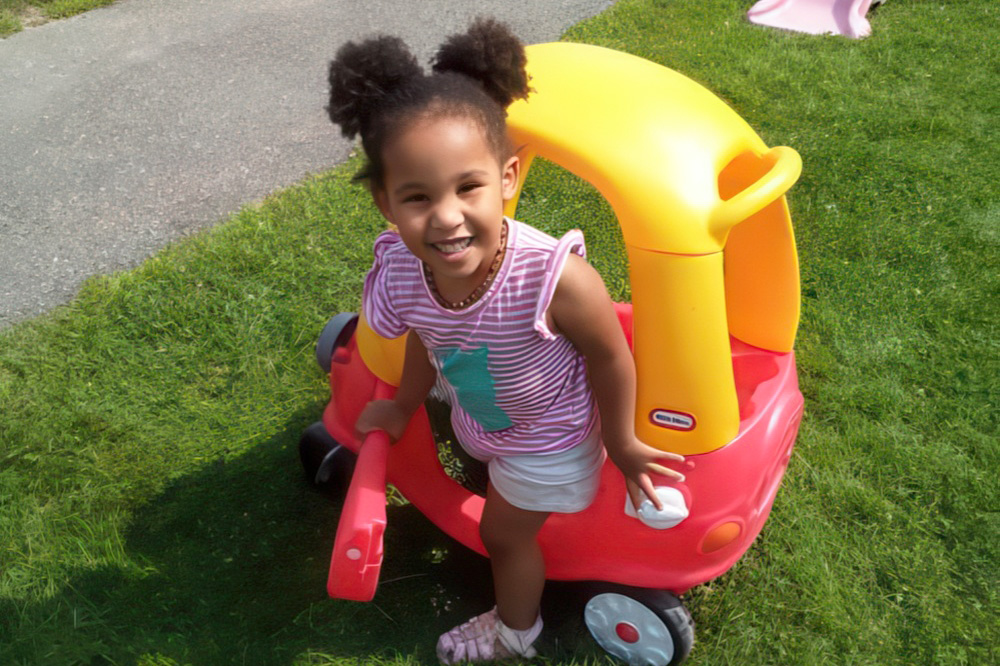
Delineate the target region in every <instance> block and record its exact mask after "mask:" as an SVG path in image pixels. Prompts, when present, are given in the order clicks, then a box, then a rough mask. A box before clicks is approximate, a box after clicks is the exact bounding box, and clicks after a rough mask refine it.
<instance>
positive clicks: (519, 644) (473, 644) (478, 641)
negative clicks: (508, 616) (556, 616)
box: [437, 606, 542, 664]
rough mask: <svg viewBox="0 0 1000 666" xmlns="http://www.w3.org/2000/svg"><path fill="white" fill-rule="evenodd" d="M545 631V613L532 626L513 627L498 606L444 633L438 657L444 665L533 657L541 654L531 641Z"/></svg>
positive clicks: (439, 644) (438, 647)
mask: <svg viewBox="0 0 1000 666" xmlns="http://www.w3.org/2000/svg"><path fill="white" fill-rule="evenodd" d="M541 633H542V616H541V615H539V616H538V619H537V620H535V624H533V625H532V626H531V628H530V629H524V630H517V629H511V628H510V627H508V626H507V625H505V624H504V623H503V622H502V621H501V620H500V616H499V615H498V614H497V609H496V606H494V607H493V608H492V609H491V610H489V611H487V612H485V613H483V614H482V615H478V616H476V617H474V618H472V619H471V620H469V621H468V622H466V623H465V624H460V625H459V626H457V627H455V628H454V629H452V630H451V631H449V632H447V633H445V634H441V638H439V639H438V644H437V656H438V659H440V660H441V663H442V664H459V663H463V662H473V663H476V662H484V661H496V660H498V659H510V658H512V657H523V658H525V659H531V658H532V657H534V656H535V655H537V654H538V652H537V650H535V648H533V647H532V646H531V644H532V643H534V642H535V640H536V639H537V638H538V635H539V634H541Z"/></svg>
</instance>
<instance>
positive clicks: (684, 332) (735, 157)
mask: <svg viewBox="0 0 1000 666" xmlns="http://www.w3.org/2000/svg"><path fill="white" fill-rule="evenodd" d="M527 51H528V70H529V73H530V74H531V77H532V79H531V85H532V87H533V88H534V89H535V92H534V93H533V94H532V95H531V96H530V97H529V99H528V100H527V101H519V102H517V103H515V104H514V105H512V106H511V108H510V110H509V117H508V126H509V130H510V134H511V137H512V139H513V141H514V143H515V145H517V146H520V147H521V148H520V150H521V152H520V154H521V157H522V165H523V166H522V174H523V175H522V179H523V178H524V177H526V175H527V172H528V170H529V168H530V165H531V161H532V159H533V158H534V157H535V156H542V157H545V158H547V159H550V160H552V161H553V162H555V163H557V164H559V165H561V166H563V167H565V168H566V169H568V170H569V171H571V172H573V173H575V174H576V175H578V176H580V177H582V178H584V179H585V180H587V181H589V182H590V183H591V184H593V185H594V186H595V187H596V188H597V189H598V191H600V192H601V193H602V194H603V195H604V197H605V198H606V199H607V200H608V201H609V203H610V204H611V206H612V208H613V209H614V211H615V213H616V215H617V217H618V220H619V223H620V225H621V227H622V232H623V236H624V240H625V245H626V248H627V251H628V258H629V265H630V281H631V288H632V304H631V305H629V304H620V305H617V306H616V307H617V311H618V316H619V320H620V322H621V324H622V326H623V329H624V331H625V333H626V337H627V339H628V340H629V343H630V345H632V348H633V353H634V356H635V363H636V370H637V391H638V397H637V406H636V434H637V435H638V436H639V438H640V439H642V440H643V441H644V442H646V443H647V444H650V445H651V446H655V447H658V448H661V449H664V450H669V451H674V452H677V453H681V454H684V455H685V456H686V461H685V463H683V464H682V465H683V469H682V471H683V472H684V474H685V476H686V479H685V481H683V482H675V481H673V480H668V479H666V478H660V479H659V481H658V482H657V486H658V493H660V494H661V497H662V498H663V499H664V502H665V504H666V505H667V506H666V508H665V512H664V513H663V514H660V515H655V514H656V512H655V511H652V504H651V503H650V504H649V505H648V506H646V507H643V510H641V511H640V512H639V513H638V514H636V512H635V511H634V510H631V505H630V503H629V502H628V500H627V494H626V491H625V484H624V479H623V477H622V475H621V474H620V473H619V472H618V470H617V469H616V468H615V467H614V465H613V464H611V463H610V462H607V463H606V464H605V465H604V468H603V470H602V473H601V483H600V489H599V491H598V494H597V497H596V499H595V500H594V502H593V504H592V505H591V506H590V507H589V508H587V509H586V510H584V511H582V512H579V513H574V514H553V515H552V516H551V517H550V518H549V520H548V521H547V522H546V524H545V525H544V527H543V528H542V531H541V533H540V534H539V541H540V543H541V546H542V550H543V553H544V556H545V559H546V570H547V575H548V577H549V578H551V579H554V580H588V581H603V582H604V584H605V585H604V589H603V590H602V591H600V593H598V594H595V595H594V596H593V598H591V599H590V600H589V602H588V603H587V605H586V610H585V622H586V624H587V627H588V629H589V630H590V632H591V634H592V635H593V636H594V638H595V639H596V640H597V642H598V643H599V644H600V645H601V646H602V647H603V648H604V649H605V650H606V651H607V652H609V653H610V654H612V655H614V656H616V657H619V658H621V659H623V660H625V661H627V662H629V663H643V664H646V663H649V664H672V663H679V662H680V661H682V660H683V659H684V658H685V657H686V656H687V654H688V652H689V651H690V649H691V646H692V644H693V623H692V622H691V618H690V615H689V614H688V612H687V610H686V609H685V608H684V606H683V604H682V603H681V602H680V601H679V599H678V598H677V596H676V595H679V594H682V593H684V592H685V591H687V590H689V589H690V588H692V587H693V586H695V585H698V584H701V583H703V582H706V581H708V580H710V579H712V578H714V577H716V576H719V575H720V574H722V573H724V572H725V571H727V570H728V569H729V568H730V567H731V566H732V565H733V563H735V562H736V560H737V559H739V557H740V556H741V555H742V554H743V553H744V552H745V551H746V550H747V548H749V546H750V545H751V543H752V542H753V540H754V539H755V538H756V536H757V534H758V533H759V532H760V530H761V527H762V526H763V524H764V521H765V520H766V519H767V516H768V514H769V512H770V509H771V505H772V502H773V501H774V498H775V494H776V492H777V489H778V486H779V485H780V482H781V478H782V476H783V474H784V471H785V467H786V465H787V464H788V461H789V458H790V456H791V451H792V446H793V444H794V441H795V437H796V433H797V431H798V426H799V421H800V418H801V415H802V405H803V401H802V396H801V394H800V392H799V390H798V381H797V377H796V371H795V358H794V353H793V351H792V344H793V341H794V337H795V331H796V328H797V326H798V315H799V284H798V263H797V257H796V252H795V245H794V239H793V236H792V231H791V220H790V217H789V212H788V207H787V204H786V202H785V198H784V193H785V192H786V191H787V190H788V188H789V187H791V185H792V184H793V183H794V182H795V180H796V179H797V178H798V175H799V172H800V170H801V161H800V159H799V157H798V154H797V153H795V151H793V150H792V149H790V148H783V147H782V148H773V149H770V150H769V149H768V148H767V147H766V145H764V143H763V142H762V141H761V139H760V138H759V137H758V136H757V135H756V134H755V133H754V132H753V130H752V129H750V127H749V126H748V125H747V124H746V123H745V122H744V121H743V120H742V119H741V118H739V116H738V115H737V114H736V113H735V112H734V111H733V110H732V109H730V108H729V107H728V106H726V105H725V104H724V103H723V102H722V101H721V100H719V99H718V98H717V97H715V96H714V95H712V94H711V93H710V92H708V91H707V90H706V89H705V88H703V87H702V86H700V85H698V84H697V83H695V82H693V81H691V80H690V79H687V78H685V77H683V76H682V75H680V74H678V73H676V72H674V71H671V70H669V69H667V68H665V67H662V66H660V65H656V64H654V63H651V62H649V61H646V60H643V59H640V58H637V57H634V56H631V55H627V54H623V53H619V52H615V51H611V50H607V49H603V48H599V47H594V46H586V45H581V44H570V43H555V44H542V45H535V46H530V47H528V49H527ZM521 184H522V185H523V180H522V183H521ZM516 204H517V202H516V200H514V201H512V202H510V207H509V209H508V211H507V213H508V214H511V215H513V213H514V209H515V207H516ZM404 344H405V343H404V338H398V339H396V340H387V339H384V338H381V337H379V336H378V335H377V334H375V333H374V332H373V331H372V330H371V329H370V328H369V327H368V326H367V324H366V323H365V321H364V318H363V316H362V317H358V316H357V315H354V314H353V313H342V314H339V315H337V316H336V317H334V318H333V319H332V320H331V321H330V322H329V323H328V324H327V326H326V328H325V329H324V331H323V333H322V335H321V336H320V340H319V343H318V344H317V360H318V361H319V363H320V365H321V366H323V367H324V368H325V369H326V370H328V371H330V386H331V393H332V398H331V401H330V403H329V405H328V406H327V408H326V410H325V412H324V414H323V419H322V422H320V423H317V424H314V425H313V426H312V427H311V428H310V429H309V430H307V432H306V433H305V434H304V435H303V437H302V442H301V448H300V450H301V453H302V460H303V464H304V465H305V468H306V473H307V475H308V476H309V478H310V479H311V480H314V481H316V482H317V483H323V482H326V481H328V480H329V479H330V478H331V476H332V475H336V474H344V472H345V470H350V469H351V466H352V464H353V469H354V472H353V478H352V479H351V482H350V489H349V490H348V492H347V497H346V499H345V503H344V508H343V511H342V514H341V520H340V525H339V527H338V530H337V538H336V543H335V545H334V552H333V556H332V558H331V566H330V577H329V582H328V590H329V593H330V594H331V596H334V597H338V598H348V599H358V600H369V599H371V598H372V596H373V595H374V592H375V586H376V584H377V581H378V573H379V567H380V566H381V561H382V555H383V553H382V531H383V529H384V526H385V483H386V481H387V480H388V481H389V482H391V483H392V484H393V485H395V486H396V487H397V488H398V489H399V491H400V492H401V493H402V494H403V495H404V496H405V497H406V498H407V499H408V500H409V501H410V502H411V503H412V504H413V505H414V506H415V507H416V508H417V509H418V510H420V511H421V512H422V513H423V514H425V515H426V516H427V517H428V518H429V519H430V520H431V521H432V522H433V523H435V524H436V525H437V526H438V527H440V528H441V529H442V530H443V531H444V532H446V533H447V534H449V535H450V536H452V537H453V538H455V539H457V540H458V541H460V542H461V543H463V544H464V545H466V546H468V547H469V548H471V549H473V550H475V551H478V552H479V553H482V554H485V550H484V548H483V546H482V543H481V541H480V539H479V535H478V522H479V517H480V515H481V512H482V506H483V497H482V496H481V495H479V494H477V493H476V492H473V491H472V490H470V489H468V488H466V487H464V486H463V485H462V484H460V483H459V482H458V481H457V480H456V479H454V478H452V476H449V474H448V473H447V471H446V470H445V469H444V467H443V466H442V464H441V461H440V459H439V455H438V445H437V443H436V442H435V439H434V436H433V433H432V428H431V424H430V422H429V421H428V416H427V412H426V411H425V410H424V409H421V410H419V411H418V413H417V414H416V415H415V416H414V418H413V420H412V421H411V423H410V425H409V427H408V429H407V430H406V432H405V434H404V435H403V437H402V438H401V439H400V441H399V442H397V443H396V444H395V445H393V446H392V447H391V448H390V446H389V442H388V438H387V436H386V435H385V434H384V433H373V434H372V435H369V436H368V437H367V438H366V440H365V441H364V442H360V441H358V439H357V438H356V437H355V434H354V429H353V426H354V422H355V420H356V418H357V416H358V414H359V413H360V411H361V409H362V408H363V407H364V406H365V404H367V402H368V401H369V400H372V399H377V398H381V397H387V396H391V395H392V392H393V390H394V387H395V386H396V385H398V382H399V377H400V374H401V371H402V359H403V347H404ZM355 454H356V455H357V459H356V461H354V460H353V459H354V456H355Z"/></svg>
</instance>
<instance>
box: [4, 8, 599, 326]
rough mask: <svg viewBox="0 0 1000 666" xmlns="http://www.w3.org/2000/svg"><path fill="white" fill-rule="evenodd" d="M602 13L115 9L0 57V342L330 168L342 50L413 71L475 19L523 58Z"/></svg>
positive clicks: (336, 153) (18, 40) (56, 27)
mask: <svg viewBox="0 0 1000 666" xmlns="http://www.w3.org/2000/svg"><path fill="white" fill-rule="evenodd" d="M611 4H612V3H611V1H610V0H506V1H501V2H496V1H494V2H483V1H480V0H432V1H421V0H377V1H376V0H368V1H357V0H270V1H268V2H263V3H251V2H246V0H122V1H121V2H119V3H118V4H115V5H112V6H111V7H107V8H104V9H98V10H95V11H92V12H88V13H86V14H83V15H80V16H77V17H75V18H72V19H68V20H65V21H57V22H53V23H49V24H46V25H43V26H40V27H37V28H32V29H29V30H27V31H25V32H22V33H19V34H16V35H13V36H11V37H9V38H7V39H4V40H0V328H3V327H6V326H9V325H10V324H12V323H14V322H16V321H19V320H22V319H25V318H28V317H31V316H33V315H36V314H39V313H42V312H45V311H47V310H49V309H50V308H52V307H54V306H56V305H59V304H61V303H65V302H66V301H68V300H69V299H70V298H72V296H73V295H74V294H75V293H76V291H77V289H78V288H79V286H80V284H81V283H82V282H83V281H84V280H85V279H86V278H87V277H89V276H91V275H94V274H100V273H108V272H112V271H115V270H119V269H124V268H129V267H132V266H135V265H137V264H138V263H139V262H141V261H142V260H143V259H145V258H146V257H148V256H150V255H151V254H153V253H154V252H156V251H157V250H158V249H159V248H161V247H163V246H164V245H166V244H167V243H169V242H170V241H172V240H175V239H177V238H179V237H182V236H184V235H185V234H187V233H190V232H192V231H195V230H197V229H201V228H204V227H206V226H210V225H212V224H213V223H215V222H218V221H219V220H220V219H222V218H224V216H225V215H226V214H227V213H230V212H233V211H235V210H238V209H239V208H240V206H242V205H243V204H246V203H249V202H252V201H254V200H257V199H260V198H262V197H264V196H265V195H267V194H269V193H271V192H273V191H275V190H277V189H279V188H282V187H285V186H287V185H290V184H292V183H295V182H296V181H298V180H300V179H301V178H302V177H303V176H305V175H306V174H308V173H310V172H319V171H323V170H326V169H329V168H330V167H332V166H333V165H334V164H336V163H337V162H339V161H341V160H343V159H344V158H345V157H346V155H347V152H348V150H349V145H348V143H347V142H346V141H345V140H343V139H341V138H340V136H339V134H338V133H337V130H336V128H335V127H334V126H333V125H331V124H330V122H329V119H328V118H327V117H326V114H325V111H324V110H323V106H324V105H325V99H324V96H325V94H326V80H325V78H326V64H327V61H328V60H329V59H330V58H331V57H332V56H333V54H334V52H335V51H336V48H337V47H338V46H339V45H340V44H341V43H342V42H344V41H346V40H347V39H352V38H357V37H360V36H364V35H367V34H370V33H373V32H386V33H390V34H398V35H400V36H402V37H403V38H404V39H406V41H407V42H408V43H409V44H410V46H411V48H413V49H414V51H415V52H417V53H418V54H419V55H420V56H421V57H422V58H423V59H424V61H426V59H427V58H428V57H429V56H430V54H431V53H432V51H433V48H434V47H435V46H436V45H437V44H438V43H439V42H440V41H441V38H442V37H443V36H444V35H447V34H449V33H452V32H455V31H456V30H460V29H462V28H463V27H464V26H465V25H467V23H468V21H469V19H470V18H471V17H473V16H475V15H477V14H480V13H487V14H492V15H494V16H497V17H498V18H500V19H502V20H504V21H507V22H508V23H509V24H510V25H511V26H512V27H513V28H514V30H515V32H517V34H518V35H519V36H520V37H521V38H522V39H523V40H524V41H525V42H528V43H535V42H544V41H551V40H554V39H556V38H557V37H558V36H559V35H560V34H561V33H562V32H563V31H564V30H565V29H566V28H568V27H569V26H571V25H572V24H574V23H576V22H578V21H580V20H582V19H584V18H587V17H590V16H593V15H594V14H596V13H598V12H599V11H601V10H603V9H605V8H606V7H608V6H609V5H611Z"/></svg>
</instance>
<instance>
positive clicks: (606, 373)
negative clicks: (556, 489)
mask: <svg viewBox="0 0 1000 666" xmlns="http://www.w3.org/2000/svg"><path fill="white" fill-rule="evenodd" d="M548 314H549V315H550V316H551V321H550V322H549V323H550V328H554V330H558V332H560V333H562V335H564V336H566V337H567V338H568V339H569V341H570V342H572V343H573V346H575V347H576V348H577V349H578V350H579V351H580V353H581V354H583V356H584V358H585V359H586V360H587V372H588V374H589V375H590V386H591V390H593V392H594V397H595V399H596V400H597V408H598V411H599V412H600V414H601V436H602V438H603V440H604V447H605V448H606V449H607V451H608V456H609V457H610V458H611V460H612V462H614V463H615V465H616V466H617V467H618V469H620V470H621V471H622V473H623V474H624V475H625V479H626V481H627V482H628V490H629V496H630V497H631V498H632V503H633V504H634V505H635V506H636V507H637V508H638V506H639V503H640V499H641V496H640V494H639V490H640V489H641V491H642V492H644V493H645V494H646V496H647V497H649V499H650V500H651V501H652V502H653V504H654V505H655V506H656V508H657V509H660V508H662V505H661V503H660V500H659V498H658V497H657V496H656V493H655V492H654V489H653V481H652V479H651V478H650V475H651V474H660V475H663V476H669V477H672V478H674V479H678V480H683V479H684V476H683V475H682V474H681V473H680V472H676V471H674V470H672V469H668V468H666V467H663V466H662V465H660V464H657V463H656V461H657V460H673V461H681V460H684V458H683V457H682V456H679V455H677V454H675V453H668V452H666V451H661V450H659V449H655V448H653V447H651V446H647V445H646V444H643V443H642V442H640V441H639V440H638V439H637V438H636V436H635V363H634V361H633V359H632V353H631V352H630V351H629V348H628V343H627V342H626V340H625V334H624V333H623V332H622V328H621V324H619V322H618V317H617V316H616V315H615V312H614V305H613V304H612V302H611V297H610V296H608V291H607V289H606V288H605V287H604V281H603V280H602V279H601V276H600V275H599V274H598V273H597V271H596V270H594V268H593V267H592V266H591V265H590V264H588V263H587V262H586V260H584V259H583V258H582V257H580V256H578V255H575V254H570V255H569V257H568V259H567V261H566V265H565V267H564V268H563V272H562V275H561V276H560V278H559V284H558V285H557V286H556V291H555V294H554V295H553V297H552V304H551V305H550V306H549V312H548Z"/></svg>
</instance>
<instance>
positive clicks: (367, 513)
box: [326, 430, 389, 601]
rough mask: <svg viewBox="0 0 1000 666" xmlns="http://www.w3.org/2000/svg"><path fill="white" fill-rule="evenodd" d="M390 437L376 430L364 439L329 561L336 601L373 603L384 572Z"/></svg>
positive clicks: (330, 583) (329, 587)
mask: <svg viewBox="0 0 1000 666" xmlns="http://www.w3.org/2000/svg"><path fill="white" fill-rule="evenodd" d="M388 457H389V436H388V435H387V434H385V433H384V432H382V431H380V430H376V431H374V432H371V433H369V434H368V436H367V437H365V441H364V443H363V444H362V445H361V448H360V450H359V451H358V462H357V466H356V467H355V468H354V476H353V477H352V478H351V487H350V489H349V490H348V491H347V498H346V499H345V500H344V509H343V511H342V512H341V514H340V523H339V524H338V525H337V538H336V540H335V542H334V545H333V556H332V557H331V558H330V576H329V578H328V579H327V583H326V589H327V592H328V593H329V594H330V596H331V597H333V598H335V599H350V600H353V601H371V600H372V597H374V596H375V588H376V587H377V586H378V577H379V572H380V571H381V569H382V535H383V533H384V532H385V470H386V463H387V460H388Z"/></svg>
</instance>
